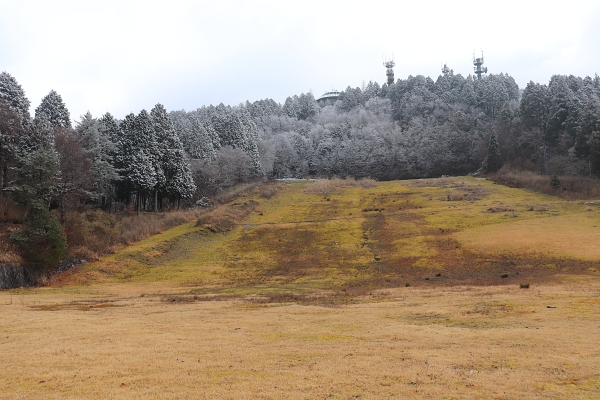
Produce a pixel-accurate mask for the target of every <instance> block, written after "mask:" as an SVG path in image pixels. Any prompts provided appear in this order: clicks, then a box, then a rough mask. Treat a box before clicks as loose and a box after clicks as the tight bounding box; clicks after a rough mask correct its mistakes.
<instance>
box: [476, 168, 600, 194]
mask: <svg viewBox="0 0 600 400" xmlns="http://www.w3.org/2000/svg"><path fill="white" fill-rule="evenodd" d="M488 178H489V179H490V180H492V181H493V182H495V183H498V184H501V185H505V186H508V187H515V188H526V189H529V190H533V191H535V192H539V193H545V194H549V195H553V196H558V197H561V198H565V199H574V200H587V199H597V198H599V197H600V180H599V179H598V178H591V177H583V176H559V177H558V178H559V180H560V183H561V184H560V187H558V188H555V187H553V186H552V185H550V179H551V177H550V176H548V175H538V174H536V173H534V172H531V171H516V170H511V169H508V168H506V169H504V168H503V169H500V171H498V172H497V173H495V174H493V175H490V176H489V177H488Z"/></svg>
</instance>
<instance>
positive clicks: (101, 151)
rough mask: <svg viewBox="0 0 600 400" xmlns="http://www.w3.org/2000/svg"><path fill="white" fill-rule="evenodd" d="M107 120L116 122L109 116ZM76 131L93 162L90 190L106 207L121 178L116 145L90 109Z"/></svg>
mask: <svg viewBox="0 0 600 400" xmlns="http://www.w3.org/2000/svg"><path fill="white" fill-rule="evenodd" d="M107 122H108V123H109V124H111V122H112V123H114V120H111V119H110V117H107ZM104 126H106V125H104ZM115 127H116V125H112V128H113V129H114V128H115ZM75 132H76V136H77V141H78V143H79V146H80V147H81V148H82V149H83V151H84V152H85V154H86V155H87V157H88V159H89V161H90V163H91V170H90V174H91V176H90V180H91V182H92V185H91V188H90V190H91V193H92V196H93V197H95V198H98V199H100V201H101V205H102V207H103V208H106V207H107V205H108V204H110V200H111V199H112V197H113V185H114V182H115V181H117V180H118V179H119V174H118V172H117V169H116V167H115V165H114V161H113V157H114V156H115V152H116V146H115V144H114V143H112V141H111V140H110V139H109V137H110V136H109V134H105V133H103V121H102V120H98V119H96V118H93V117H92V114H91V113H90V112H89V111H88V112H87V113H86V114H85V115H84V116H82V117H81V120H80V121H79V122H78V123H77V126H76V128H75ZM107 132H110V130H108V131H107Z"/></svg>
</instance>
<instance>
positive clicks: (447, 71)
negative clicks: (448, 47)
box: [442, 64, 454, 76]
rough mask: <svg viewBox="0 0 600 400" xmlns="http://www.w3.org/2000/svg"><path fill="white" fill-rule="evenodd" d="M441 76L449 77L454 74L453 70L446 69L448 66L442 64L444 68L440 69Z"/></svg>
mask: <svg viewBox="0 0 600 400" xmlns="http://www.w3.org/2000/svg"><path fill="white" fill-rule="evenodd" d="M442 74H444V76H450V75H452V74H454V70H452V69H450V68H448V66H447V65H446V64H444V67H443V68H442Z"/></svg>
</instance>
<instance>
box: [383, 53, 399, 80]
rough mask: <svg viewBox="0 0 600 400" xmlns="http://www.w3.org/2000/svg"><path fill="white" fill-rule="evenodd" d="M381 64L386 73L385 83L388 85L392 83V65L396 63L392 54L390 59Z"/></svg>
mask: <svg viewBox="0 0 600 400" xmlns="http://www.w3.org/2000/svg"><path fill="white" fill-rule="evenodd" d="M383 66H384V67H385V68H387V69H386V71H385V74H386V75H387V84H388V86H389V85H391V84H392V83H394V67H395V66H396V63H395V62H394V56H393V55H392V59H391V60H389V61H385V60H384V61H383Z"/></svg>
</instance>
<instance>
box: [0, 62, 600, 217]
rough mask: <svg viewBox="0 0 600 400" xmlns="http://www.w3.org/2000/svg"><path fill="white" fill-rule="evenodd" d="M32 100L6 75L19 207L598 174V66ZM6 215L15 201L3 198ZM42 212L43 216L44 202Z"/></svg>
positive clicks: (5, 145)
mask: <svg viewBox="0 0 600 400" xmlns="http://www.w3.org/2000/svg"><path fill="white" fill-rule="evenodd" d="M29 107H30V102H29V100H28V99H27V97H26V96H25V93H24V91H23V89H22V88H21V86H20V85H19V84H18V83H17V81H16V80H15V78H14V77H12V76H11V75H10V74H8V73H7V72H2V73H1V74H0V163H1V164H0V168H1V174H0V186H1V188H2V191H1V193H2V194H1V195H2V197H3V198H4V199H5V201H8V199H10V200H11V201H13V202H15V203H19V204H22V205H23V206H24V210H25V211H24V216H23V219H24V220H25V219H28V218H32V219H33V216H34V215H36V214H37V215H41V214H44V213H46V212H47V211H48V210H50V209H52V208H56V209H58V210H59V216H60V218H59V219H60V221H63V222H64V213H65V212H67V211H69V210H71V209H77V208H81V207H87V208H101V209H104V210H106V211H115V210H122V209H125V208H129V209H130V210H137V212H141V211H159V210H168V209H174V208H177V207H178V206H179V205H180V202H181V201H184V202H185V206H193V205H196V204H200V205H203V204H206V198H208V197H211V196H213V195H215V194H216V193H218V192H219V191H222V190H224V189H225V188H227V187H229V186H233V185H236V184H238V183H241V182H246V181H251V180H256V179H263V178H264V177H267V178H309V177H332V176H339V177H345V176H352V177H355V178H362V177H371V178H375V179H378V180H391V179H404V178H422V177H432V176H440V175H461V174H468V173H473V172H477V171H480V172H487V171H496V170H498V169H499V168H500V167H501V166H502V165H510V166H513V167H517V168H521V169H527V170H533V171H537V172H538V173H541V174H548V175H563V174H567V175H569V174H570V175H579V176H587V177H589V176H598V175H600V136H599V134H600V78H599V77H598V76H597V75H596V76H594V78H590V77H585V78H579V77H574V76H565V75H555V76H553V77H552V78H551V79H550V82H549V83H548V84H539V83H534V82H530V83H529V84H527V87H526V88H525V89H524V90H520V89H519V87H518V85H517V84H516V83H515V81H514V79H513V78H512V77H511V76H509V75H508V74H502V73H500V74H490V75H488V76H485V77H483V78H482V79H481V80H478V79H475V78H474V77H472V76H467V77H463V76H462V75H460V74H457V75H454V74H452V73H450V74H446V75H442V76H439V77H438V78H437V79H436V80H435V81H434V80H433V79H431V78H429V77H424V76H421V75H418V76H409V77H408V78H407V79H398V80H397V81H396V82H395V83H393V84H391V85H387V84H383V85H379V84H378V83H377V82H369V83H368V84H363V85H362V87H356V88H352V87H348V88H346V89H345V90H344V91H342V92H341V93H340V95H339V98H338V99H337V101H336V102H335V103H334V104H319V102H318V101H317V100H316V99H315V97H314V95H313V94H312V93H310V92H309V93H301V94H299V95H293V96H290V97H288V98H287V99H286V100H285V102H284V103H283V104H280V103H277V102H276V101H274V100H272V99H264V100H259V101H255V102H250V101H247V102H246V103H243V104H239V105H237V106H226V105H224V104H219V105H217V106H213V105H209V106H202V107H200V108H198V109H195V110H191V111H185V110H176V111H171V112H167V110H166V109H165V108H164V107H163V106H162V105H160V104H157V105H156V106H155V107H154V108H153V109H152V110H151V111H150V112H147V111H145V110H142V111H140V112H139V113H138V114H137V115H134V114H133V113H132V114H129V115H127V116H126V117H125V118H124V119H123V120H118V119H116V118H114V117H113V116H112V115H111V114H110V113H106V114H104V115H103V116H101V117H100V118H95V117H93V116H92V115H91V114H90V113H87V114H86V115H84V116H82V117H80V120H79V121H78V122H77V123H76V124H75V126H74V127H73V126H71V118H70V115H69V111H68V109H67V107H66V106H65V104H64V102H63V101H62V98H61V96H60V95H59V94H58V93H56V92H55V91H51V92H50V93H49V94H48V95H47V96H46V97H44V99H42V102H41V104H40V106H39V107H38V108H37V109H36V110H35V115H34V117H33V118H32V117H31V116H30V114H29ZM6 204H7V206H6V207H5V208H4V210H5V218H6V214H7V212H8V211H7V210H8V204H9V203H8V202H7V203H6ZM44 215H45V214H44Z"/></svg>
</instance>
